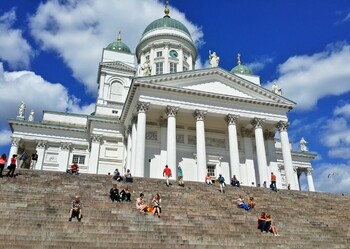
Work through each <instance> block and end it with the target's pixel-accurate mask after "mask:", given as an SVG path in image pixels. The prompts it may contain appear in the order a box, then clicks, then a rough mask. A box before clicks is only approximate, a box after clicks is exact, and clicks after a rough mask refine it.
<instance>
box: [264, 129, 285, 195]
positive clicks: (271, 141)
mask: <svg viewBox="0 0 350 249" xmlns="http://www.w3.org/2000/svg"><path fill="white" fill-rule="evenodd" d="M264 137H265V139H266V140H267V155H268V160H267V165H268V167H267V175H268V176H270V175H271V172H274V173H276V170H277V169H278V168H277V156H276V148H275V131H267V132H265V133H264ZM275 175H276V178H277V179H276V180H277V182H276V185H277V189H280V188H281V187H282V184H281V174H275ZM270 184H271V179H270V177H267V182H266V186H270Z"/></svg>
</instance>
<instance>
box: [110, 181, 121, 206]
mask: <svg viewBox="0 0 350 249" xmlns="http://www.w3.org/2000/svg"><path fill="white" fill-rule="evenodd" d="M109 198H110V199H111V201H112V202H114V201H117V202H120V195H119V190H118V186H117V184H113V187H112V188H111V189H110V190H109Z"/></svg>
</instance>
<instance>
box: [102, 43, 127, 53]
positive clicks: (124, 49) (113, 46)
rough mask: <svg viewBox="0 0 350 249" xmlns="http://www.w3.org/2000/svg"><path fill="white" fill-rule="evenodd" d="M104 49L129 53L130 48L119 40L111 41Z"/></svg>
mask: <svg viewBox="0 0 350 249" xmlns="http://www.w3.org/2000/svg"><path fill="white" fill-rule="evenodd" d="M106 49H107V50H111V51H118V52H123V53H127V54H131V51H130V48H129V47H128V46H127V45H126V44H125V43H123V42H121V41H116V42H112V43H111V44H109V45H108V46H107V47H106Z"/></svg>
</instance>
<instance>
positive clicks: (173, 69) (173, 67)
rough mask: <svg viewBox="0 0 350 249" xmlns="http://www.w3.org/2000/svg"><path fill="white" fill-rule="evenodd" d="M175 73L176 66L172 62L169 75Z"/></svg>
mask: <svg viewBox="0 0 350 249" xmlns="http://www.w3.org/2000/svg"><path fill="white" fill-rule="evenodd" d="M176 72H177V64H176V63H174V62H170V73H176Z"/></svg>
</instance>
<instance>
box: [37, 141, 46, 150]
mask: <svg viewBox="0 0 350 249" xmlns="http://www.w3.org/2000/svg"><path fill="white" fill-rule="evenodd" d="M46 144H47V141H36V148H38V149H45V147H46Z"/></svg>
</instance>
